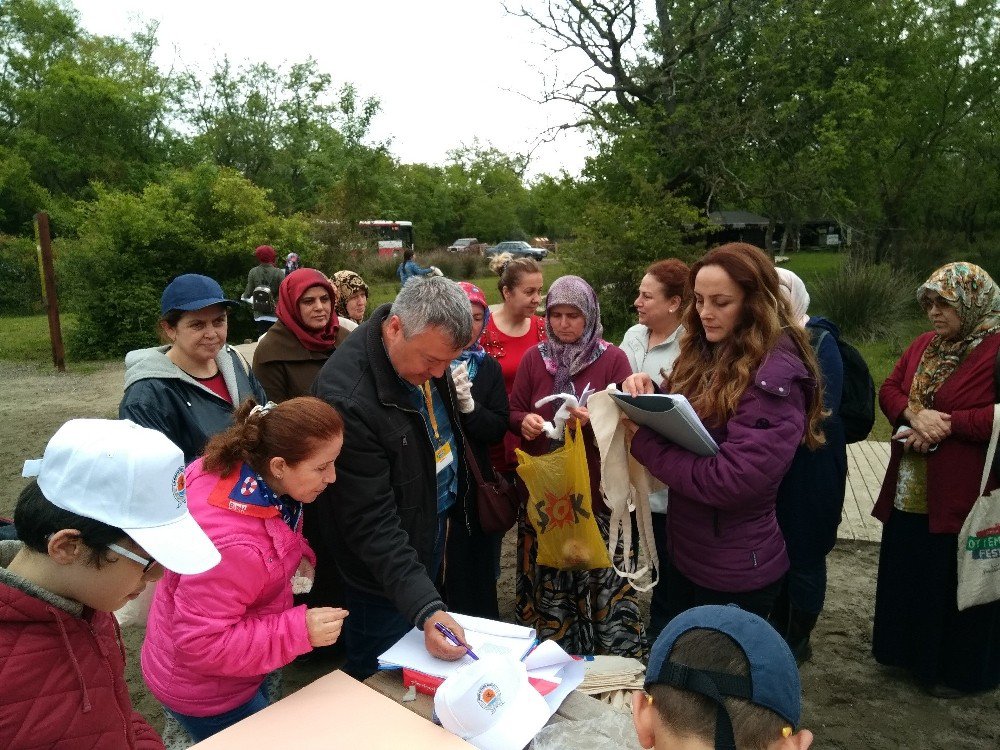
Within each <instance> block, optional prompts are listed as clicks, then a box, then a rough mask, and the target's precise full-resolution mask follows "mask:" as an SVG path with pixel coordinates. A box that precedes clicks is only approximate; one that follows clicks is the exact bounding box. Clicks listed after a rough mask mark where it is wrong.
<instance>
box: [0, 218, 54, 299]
mask: <svg viewBox="0 0 1000 750" xmlns="http://www.w3.org/2000/svg"><path fill="white" fill-rule="evenodd" d="M0 279H3V283H2V284H0V313H4V314H10V315H30V314H31V313H37V312H40V311H41V310H42V309H43V305H42V287H41V284H42V282H41V276H40V275H39V269H38V255H37V252H36V250H35V243H34V242H33V241H32V240H31V239H29V238H27V237H8V236H7V235H0Z"/></svg>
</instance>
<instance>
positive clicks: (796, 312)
mask: <svg viewBox="0 0 1000 750" xmlns="http://www.w3.org/2000/svg"><path fill="white" fill-rule="evenodd" d="M775 270H776V271H777V272H778V284H779V286H780V287H781V291H782V292H784V293H785V298H786V299H787V300H788V301H789V303H790V304H791V306H792V319H793V320H797V321H798V322H799V325H801V326H803V327H805V324H806V323H807V322H808V320H809V315H808V314H807V313H806V310H808V309H809V292H807V291H806V285H805V284H804V283H803V282H802V279H800V278H799V277H798V276H796V275H795V274H794V273H792V272H791V271H789V270H788V269H787V268H777V269H775Z"/></svg>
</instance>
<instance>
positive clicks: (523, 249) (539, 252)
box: [486, 240, 549, 260]
mask: <svg viewBox="0 0 1000 750" xmlns="http://www.w3.org/2000/svg"><path fill="white" fill-rule="evenodd" d="M503 253H510V254H511V255H513V256H514V257H515V258H525V257H526V258H534V259H535V260H544V259H545V256H546V255H548V254H549V253H548V250H546V249H545V248H543V247H532V246H531V245H529V244H528V243H527V242H523V241H521V240H507V241H506V242H500V243H498V244H496V245H494V246H493V247H488V248H486V255H487V257H492V256H494V255H501V254H503Z"/></svg>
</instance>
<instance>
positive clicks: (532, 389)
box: [510, 344, 632, 513]
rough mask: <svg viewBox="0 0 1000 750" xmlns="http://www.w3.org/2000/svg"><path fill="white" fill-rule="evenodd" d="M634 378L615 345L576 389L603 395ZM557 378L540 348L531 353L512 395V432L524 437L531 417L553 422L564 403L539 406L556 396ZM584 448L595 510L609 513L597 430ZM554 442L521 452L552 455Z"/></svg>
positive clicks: (581, 375)
mask: <svg viewBox="0 0 1000 750" xmlns="http://www.w3.org/2000/svg"><path fill="white" fill-rule="evenodd" d="M631 374H632V367H631V365H629V363H628V357H626V356H625V352H623V351H622V350H621V349H619V348H618V347H617V346H615V345H613V344H611V345H609V346H608V348H607V349H606V350H605V351H604V353H603V354H602V355H601V356H600V357H598V358H597V361H596V362H593V363H591V364H590V365H588V366H587V367H585V368H584V369H583V370H581V371H580V372H578V373H577V374H576V375H574V376H573V387H574V388H575V389H576V392H577V393H582V392H583V389H584V388H586V387H587V384H588V383H589V384H590V387H591V388H593V389H594V390H595V391H603V390H604V389H605V388H607V387H608V385H609V384H611V383H621V382H622V381H623V380H625V378H627V377H628V376H629V375H631ZM554 382H555V381H554V378H553V376H552V375H550V374H549V373H548V371H547V370H546V369H545V363H544V362H543V361H542V355H541V353H540V352H539V351H538V347H537V346H536V347H534V348H533V349H529V350H528V352H527V353H526V354H525V355H524V357H523V358H522V359H521V364H520V365H518V368H517V375H516V376H515V377H514V385H513V387H512V388H511V391H510V429H511V431H512V432H514V433H515V434H517V435H520V434H521V422H523V421H524V418H525V417H526V416H528V415H529V414H531V413H535V414H539V415H541V416H542V417H543V418H544V419H547V420H548V421H550V422H551V421H552V418H553V417H554V416H555V413H556V411H557V410H558V409H559V407H560V406H562V402H560V401H556V402H554V403H553V402H551V401H550V402H549V403H547V404H543V405H542V406H541V407H539V408H535V402H536V401H537V400H538V399H540V398H544V397H545V396H551V395H552V386H553V384H554ZM583 435H584V445H585V446H586V448H587V468H589V469H590V497H591V499H592V502H593V506H594V510H595V511H596V512H598V513H608V508H607V506H606V505H605V504H604V499H603V497H602V495H601V490H600V487H601V454H600V452H599V451H598V450H597V443H596V441H595V438H594V428H593V427H591V426H590V425H589V424H588V425H586V426H585V427H584V428H583ZM551 442H552V441H551V440H550V439H549V437H548V436H547V435H545V434H544V433H542V435H540V436H539V437H537V438H535V439H534V440H522V441H521V450H523V451H524V452H525V453H527V454H528V455H531V456H542V455H544V454H546V453H549V452H551V451H552V445H551Z"/></svg>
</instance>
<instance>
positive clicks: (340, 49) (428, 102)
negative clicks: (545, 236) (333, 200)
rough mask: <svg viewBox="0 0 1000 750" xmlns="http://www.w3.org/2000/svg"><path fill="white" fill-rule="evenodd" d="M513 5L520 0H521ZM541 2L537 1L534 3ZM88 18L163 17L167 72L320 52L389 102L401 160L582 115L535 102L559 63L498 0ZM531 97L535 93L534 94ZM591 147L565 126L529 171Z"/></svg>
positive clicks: (119, 22) (303, 3)
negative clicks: (222, 60)
mask: <svg viewBox="0 0 1000 750" xmlns="http://www.w3.org/2000/svg"><path fill="white" fill-rule="evenodd" d="M515 2H516V0H515ZM529 2H534V3H536V4H537V3H538V2H540V0H529ZM72 3H73V5H74V7H75V8H76V9H77V11H78V12H79V14H80V21H81V25H82V26H83V27H84V28H85V29H86V30H87V31H89V32H91V33H94V34H100V35H111V34H113V35H119V36H121V35H126V34H128V33H129V32H130V31H133V30H135V29H137V28H139V27H140V25H141V23H142V19H147V20H157V21H159V31H158V38H159V50H158V53H157V62H158V64H159V65H160V66H161V68H165V69H166V68H170V67H171V66H173V67H174V68H197V69H199V70H201V71H203V72H205V73H207V72H209V71H210V70H211V68H212V63H213V61H214V60H216V59H220V58H221V57H222V56H224V55H228V56H229V58H230V60H232V61H233V62H236V63H241V62H245V61H253V62H267V63H270V64H271V65H275V66H278V65H286V66H287V65H288V64H290V63H294V62H300V61H303V60H305V59H306V58H307V57H309V56H312V57H313V58H315V59H316V60H317V62H318V63H319V67H320V69H321V70H323V71H324V72H326V73H329V74H330V75H331V76H332V77H333V79H334V82H335V83H336V84H338V85H339V84H341V83H344V82H352V83H354V84H355V85H356V86H357V88H358V90H359V93H361V94H362V95H363V96H374V97H376V98H377V99H378V100H379V101H380V102H381V105H382V108H381V112H380V113H379V115H378V117H377V118H376V122H375V126H374V129H373V135H374V136H375V137H376V138H377V139H379V140H390V141H391V145H390V148H391V150H392V152H393V153H394V154H395V155H396V156H397V157H398V158H399V159H401V160H402V161H404V162H423V163H428V164H440V163H443V162H444V161H445V159H446V157H447V152H448V151H449V150H450V149H452V148H455V147H457V146H460V145H463V144H465V145H472V143H473V142H474V140H475V139H477V138H478V139H479V142H480V143H481V144H483V145H493V146H495V147H496V148H498V149H500V150H502V151H504V152H507V153H515V152H516V153H526V152H528V151H529V150H531V149H532V147H534V146H536V145H537V144H538V142H539V139H540V136H541V135H542V133H543V132H544V131H545V130H546V128H548V127H551V126H552V125H556V124H559V123H562V122H567V121H570V120H572V119H573V117H574V111H573V110H572V109H570V108H569V107H568V106H562V105H556V104H548V105H540V104H538V103H536V102H537V100H538V99H539V97H540V96H541V94H542V90H543V87H544V82H543V74H545V75H549V76H551V75H552V74H553V73H554V72H555V68H556V65H557V63H558V64H559V66H560V67H562V68H564V69H566V66H567V65H568V64H569V62H570V61H569V60H568V59H564V58H553V57H552V56H551V54H550V52H549V51H548V49H547V48H546V45H545V44H544V43H543V42H544V39H543V38H542V37H540V36H539V35H538V34H537V33H535V32H534V31H533V29H532V26H531V25H530V23H528V22H527V21H525V20H523V19H519V18H515V17H512V16H508V15H506V13H505V12H504V9H503V6H502V5H501V2H500V0H424V1H423V2H421V1H420V0H360V1H350V2H343V1H341V0H333V1H327V2H318V1H313V2H310V1H308V0H271V1H270V2H258V1H256V0H250V1H248V0H243V2H234V1H233V0H169V2H167V1H166V0H72ZM533 100H534V101H533ZM587 153H588V145H587V142H586V139H585V137H584V136H583V135H582V134H580V133H578V132H575V131H574V132H568V133H567V132H564V133H563V134H561V135H559V136H558V137H557V138H556V140H555V141H554V142H553V143H547V144H542V145H540V146H537V148H536V149H535V151H534V154H533V158H532V163H531V167H530V170H529V171H530V173H532V174H537V173H541V172H548V173H550V174H555V173H557V172H558V171H559V170H560V169H565V170H567V171H568V172H570V173H571V174H577V173H578V172H579V170H580V169H581V167H582V166H583V161H584V157H585V155H586V154H587Z"/></svg>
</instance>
